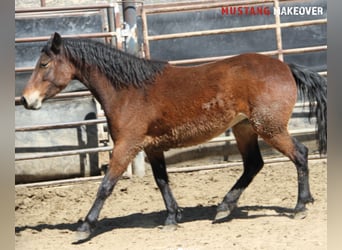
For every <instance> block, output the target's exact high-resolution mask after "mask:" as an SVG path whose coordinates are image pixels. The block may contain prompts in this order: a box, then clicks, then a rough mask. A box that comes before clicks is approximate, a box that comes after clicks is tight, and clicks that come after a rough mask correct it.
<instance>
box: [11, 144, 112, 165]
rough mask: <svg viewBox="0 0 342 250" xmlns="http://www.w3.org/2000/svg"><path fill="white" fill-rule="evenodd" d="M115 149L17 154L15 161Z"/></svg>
mask: <svg viewBox="0 0 342 250" xmlns="http://www.w3.org/2000/svg"><path fill="white" fill-rule="evenodd" d="M112 149H113V147H112V146H105V147H96V148H85V149H75V150H63V151H57V152H49V153H32V154H31V153H30V154H25V153H24V154H20V155H18V154H16V155H15V161H23V160H35V159H42V158H51V157H60V156H68V155H78V154H88V153H98V152H105V151H111V150H112Z"/></svg>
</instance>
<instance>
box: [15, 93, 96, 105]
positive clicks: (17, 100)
mask: <svg viewBox="0 0 342 250" xmlns="http://www.w3.org/2000/svg"><path fill="white" fill-rule="evenodd" d="M92 95H93V94H92V93H91V92H90V91H88V90H87V91H78V92H70V93H61V94H57V95H56V96H54V97H53V98H51V99H50V100H52V99H65V98H76V97H87V96H92ZM20 98H21V97H19V96H17V97H15V98H14V99H15V104H16V105H20V104H21V101H20Z"/></svg>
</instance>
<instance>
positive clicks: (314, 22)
mask: <svg viewBox="0 0 342 250" xmlns="http://www.w3.org/2000/svg"><path fill="white" fill-rule="evenodd" d="M326 23H327V19H326V18H325V19H317V20H309V21H298V22H289V23H280V24H279V25H278V24H263V25H253V26H244V27H236V28H227V29H214V30H204V31H193V32H181V33H173V34H164V35H154V36H149V35H148V36H147V37H146V38H147V39H148V40H149V41H156V40H167V39H176V38H188V37H196V36H207V35H219V34H227V33H237V32H247V31H259V30H268V29H276V28H277V27H279V26H280V28H290V27H301V26H309V25H318V24H326Z"/></svg>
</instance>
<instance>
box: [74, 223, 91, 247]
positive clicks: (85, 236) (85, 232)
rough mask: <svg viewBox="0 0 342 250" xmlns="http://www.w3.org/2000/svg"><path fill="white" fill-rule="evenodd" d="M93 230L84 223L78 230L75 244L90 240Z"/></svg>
mask: <svg viewBox="0 0 342 250" xmlns="http://www.w3.org/2000/svg"><path fill="white" fill-rule="evenodd" d="M93 228H94V227H91V226H90V224H89V223H87V222H83V223H82V225H81V226H80V227H79V228H77V231H76V235H75V236H76V237H75V242H74V243H75V244H78V243H82V242H85V241H87V240H89V239H90V236H91V233H92V232H93Z"/></svg>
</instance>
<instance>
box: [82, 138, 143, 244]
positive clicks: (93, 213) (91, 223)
mask: <svg viewBox="0 0 342 250" xmlns="http://www.w3.org/2000/svg"><path fill="white" fill-rule="evenodd" d="M136 151H137V152H138V150H136ZM137 152H135V150H134V148H132V146H130V145H128V144H127V143H125V142H124V143H118V142H117V143H116V144H115V147H114V149H113V154H112V158H111V161H110V164H109V168H108V170H107V173H106V175H105V176H104V178H103V180H102V182H101V184H100V187H99V189H98V192H97V195H96V199H95V201H94V203H93V205H92V207H91V209H90V210H89V212H88V214H87V216H86V217H85V220H84V221H83V223H82V225H81V226H80V227H79V228H78V229H77V239H76V240H77V241H84V240H87V239H89V238H90V236H91V234H92V232H93V231H94V229H95V225H96V222H97V220H98V217H99V214H100V211H101V209H102V207H103V204H104V202H105V200H106V199H107V197H108V196H109V195H110V194H111V193H112V191H113V189H114V186H115V184H116V183H117V181H118V180H119V178H120V177H121V175H122V174H123V173H124V172H125V170H126V169H127V166H128V164H129V163H130V162H131V160H132V159H133V157H134V156H135V154H136V153H137Z"/></svg>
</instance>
